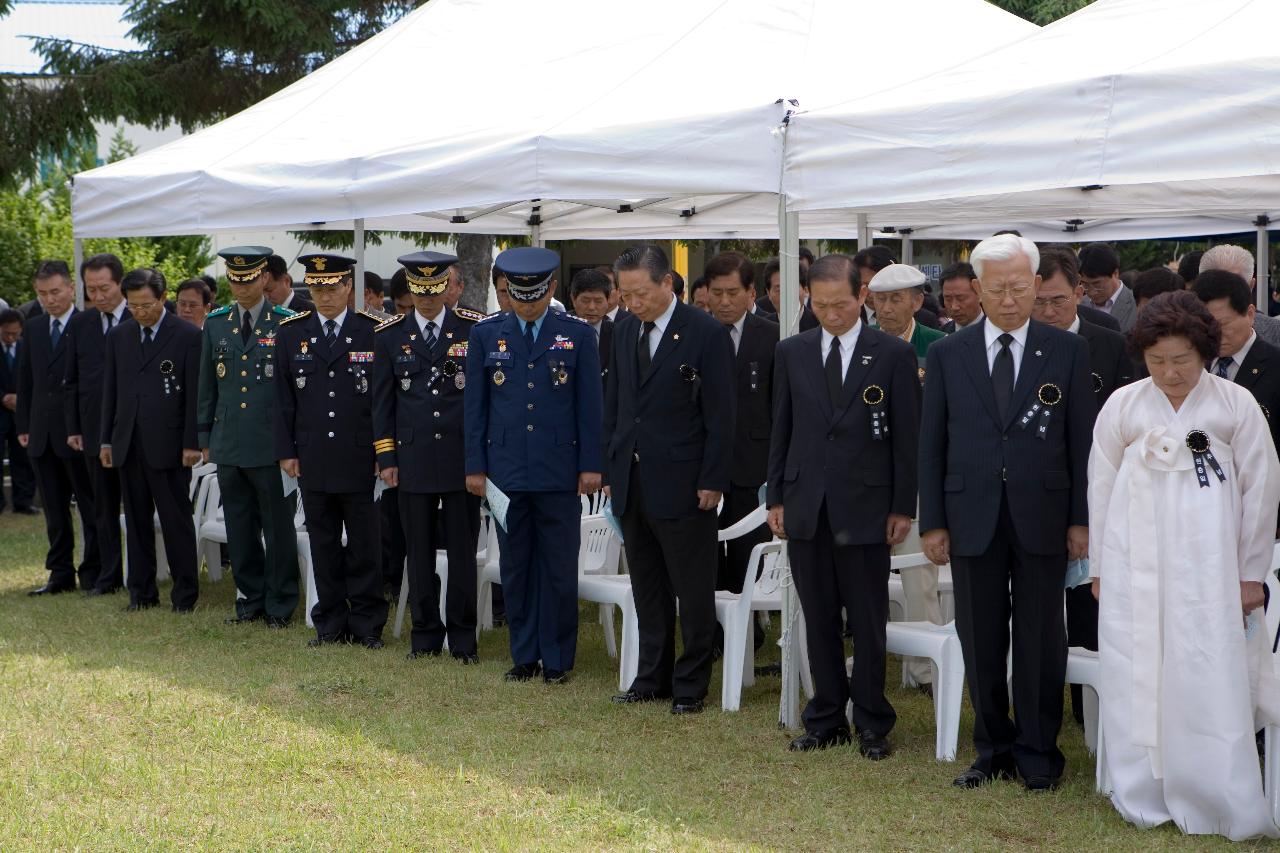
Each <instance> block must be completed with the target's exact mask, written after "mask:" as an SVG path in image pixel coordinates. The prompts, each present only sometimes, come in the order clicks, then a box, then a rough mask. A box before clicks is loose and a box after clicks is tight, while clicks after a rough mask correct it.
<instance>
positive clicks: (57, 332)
mask: <svg viewBox="0 0 1280 853" xmlns="http://www.w3.org/2000/svg"><path fill="white" fill-rule="evenodd" d="M61 339H62V321H61V320H59V319H57V318H54V321H53V326H52V327H51V328H50V329H49V347H50V349H57V348H58V341H60V340H61Z"/></svg>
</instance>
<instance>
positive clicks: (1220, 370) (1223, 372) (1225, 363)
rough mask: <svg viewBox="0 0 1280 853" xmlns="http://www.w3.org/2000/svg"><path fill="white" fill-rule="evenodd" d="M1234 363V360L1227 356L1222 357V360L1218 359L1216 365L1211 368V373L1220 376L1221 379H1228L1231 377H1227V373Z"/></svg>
mask: <svg viewBox="0 0 1280 853" xmlns="http://www.w3.org/2000/svg"><path fill="white" fill-rule="evenodd" d="M1235 363H1236V360H1235V359H1234V358H1232V357H1231V356H1229V355H1224V356H1223V357H1222V358H1220V359H1218V363H1217V365H1216V366H1215V367H1214V368H1213V372H1214V373H1216V374H1218V375H1219V376H1221V377H1222V378H1223V379H1230V378H1231V377H1230V376H1228V375H1227V371H1228V370H1230V369H1231V365H1233V364H1235Z"/></svg>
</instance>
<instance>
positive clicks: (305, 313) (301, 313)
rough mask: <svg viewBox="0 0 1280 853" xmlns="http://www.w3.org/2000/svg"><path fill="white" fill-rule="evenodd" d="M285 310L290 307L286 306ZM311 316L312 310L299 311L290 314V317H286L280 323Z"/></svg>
mask: <svg viewBox="0 0 1280 853" xmlns="http://www.w3.org/2000/svg"><path fill="white" fill-rule="evenodd" d="M276 307H277V308H278V307H280V306H278V305H277V306H276ZM284 310H285V311H288V310H289V309H288V308H286V309H284ZM309 316H311V312H310V311H299V312H297V313H296V314H290V315H289V316H288V317H285V318H284V319H283V320H281V321H280V325H281V326H283V325H284V324H285V323H292V322H293V321H294V320H301V319H302V318H303V317H309Z"/></svg>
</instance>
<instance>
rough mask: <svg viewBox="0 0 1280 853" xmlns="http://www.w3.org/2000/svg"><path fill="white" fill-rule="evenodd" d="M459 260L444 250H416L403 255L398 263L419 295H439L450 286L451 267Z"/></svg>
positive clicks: (413, 289)
mask: <svg viewBox="0 0 1280 853" xmlns="http://www.w3.org/2000/svg"><path fill="white" fill-rule="evenodd" d="M457 262H458V259H457V258H456V257H455V256H453V255H446V254H444V253H443V252H414V253H413V254H411V255H401V256H400V257H398V258H396V263H398V264H400V265H401V266H403V267H404V278H405V283H406V284H408V285H409V290H410V291H411V292H412V293H416V294H418V295H419V296H424V295H429V296H438V295H439V294H441V293H444V291H445V288H446V287H448V286H449V267H451V266H453V265H454V264H456V263H457Z"/></svg>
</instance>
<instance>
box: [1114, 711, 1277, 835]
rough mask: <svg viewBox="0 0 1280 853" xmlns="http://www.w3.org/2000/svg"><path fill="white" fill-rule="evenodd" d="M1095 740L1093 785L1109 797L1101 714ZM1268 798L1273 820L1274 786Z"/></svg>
mask: <svg viewBox="0 0 1280 853" xmlns="http://www.w3.org/2000/svg"><path fill="white" fill-rule="evenodd" d="M1270 734H1271V732H1270V730H1268V732H1267V735H1268V737H1269V736H1270ZM1097 738H1098V752H1097V755H1096V757H1095V759H1094V760H1095V761H1096V766H1095V768H1094V785H1095V787H1096V788H1097V790H1098V793H1099V794H1106V795H1107V796H1111V777H1110V776H1108V775H1107V739H1106V737H1105V736H1104V733H1103V731H1102V715H1101V714H1099V715H1098V728H1097ZM1267 754H1268V755H1270V754H1271V752H1270V750H1269V749H1268V751H1267ZM1270 797H1271V813H1272V815H1273V818H1274V816H1275V815H1276V814H1280V811H1278V810H1277V805H1278V804H1277V801H1276V793H1275V786H1274V785H1272V786H1270Z"/></svg>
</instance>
